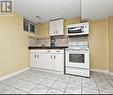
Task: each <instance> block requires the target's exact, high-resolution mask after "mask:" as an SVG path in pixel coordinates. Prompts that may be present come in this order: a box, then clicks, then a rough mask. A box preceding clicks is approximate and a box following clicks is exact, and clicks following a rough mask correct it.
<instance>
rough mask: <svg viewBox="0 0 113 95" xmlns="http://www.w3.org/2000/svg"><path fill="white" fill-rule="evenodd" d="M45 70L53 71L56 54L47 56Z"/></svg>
mask: <svg viewBox="0 0 113 95" xmlns="http://www.w3.org/2000/svg"><path fill="white" fill-rule="evenodd" d="M43 60H45V63H44V64H45V66H44V67H45V69H49V70H53V66H54V54H49V53H48V54H45V59H43Z"/></svg>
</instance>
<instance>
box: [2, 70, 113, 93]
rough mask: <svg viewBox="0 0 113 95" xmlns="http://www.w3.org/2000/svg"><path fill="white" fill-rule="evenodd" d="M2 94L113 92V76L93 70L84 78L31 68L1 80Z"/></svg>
mask: <svg viewBox="0 0 113 95" xmlns="http://www.w3.org/2000/svg"><path fill="white" fill-rule="evenodd" d="M0 94H113V76H110V75H107V74H103V73H97V72H92V73H91V78H84V77H79V76H70V75H61V74H56V73H50V72H44V71H39V70H34V69H29V70H27V71H25V72H23V73H20V74H18V75H15V76H13V77H10V78H8V79H5V80H2V81H0Z"/></svg>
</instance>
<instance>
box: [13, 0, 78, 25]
mask: <svg viewBox="0 0 113 95" xmlns="http://www.w3.org/2000/svg"><path fill="white" fill-rule="evenodd" d="M13 2H14V4H13V5H14V10H15V11H16V12H18V13H20V14H21V15H23V16H24V17H25V18H27V19H28V20H30V21H32V22H34V23H43V22H47V21H49V20H53V19H58V18H64V19H68V18H75V17H80V0H14V1H13ZM36 16H39V17H40V18H41V19H40V18H37V17H36Z"/></svg>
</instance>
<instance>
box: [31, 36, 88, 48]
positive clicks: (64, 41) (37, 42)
mask: <svg viewBox="0 0 113 95" xmlns="http://www.w3.org/2000/svg"><path fill="white" fill-rule="evenodd" d="M81 41H82V42H83V41H85V42H88V36H87V35H86V36H70V37H66V36H56V37H55V46H68V43H69V42H81ZM50 42H51V41H50V37H41V38H31V37H29V46H39V47H41V46H42V45H44V46H47V47H49V46H50Z"/></svg>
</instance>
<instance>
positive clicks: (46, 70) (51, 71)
mask: <svg viewBox="0 0 113 95" xmlns="http://www.w3.org/2000/svg"><path fill="white" fill-rule="evenodd" d="M31 69H35V70H39V71H44V72H49V73H57V74H64V72H59V71H53V70H48V69H42V68H35V67H31Z"/></svg>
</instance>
